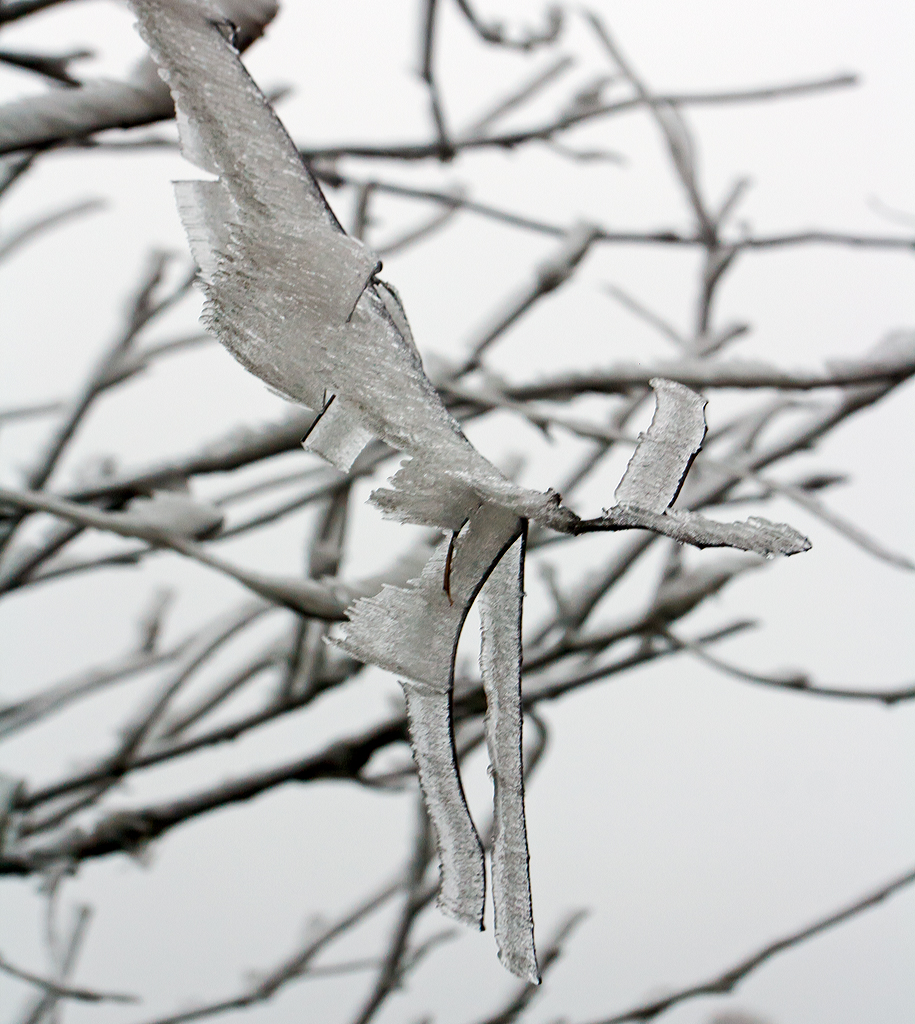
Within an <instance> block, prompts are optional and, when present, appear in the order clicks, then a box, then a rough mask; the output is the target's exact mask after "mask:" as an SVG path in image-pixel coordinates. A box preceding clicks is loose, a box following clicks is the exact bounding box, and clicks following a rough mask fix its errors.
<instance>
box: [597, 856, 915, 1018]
mask: <svg viewBox="0 0 915 1024" xmlns="http://www.w3.org/2000/svg"><path fill="white" fill-rule="evenodd" d="M912 882H915V870H913V871H909V872H907V873H906V874H904V875H900V876H899V877H898V878H894V879H893V880H892V881H891V882H888V883H887V884H886V885H884V886H881V888H879V889H876V890H875V891H873V892H870V893H868V894H867V895H866V896H864V897H862V898H861V899H859V900H857V901H856V902H854V903H852V904H850V905H849V906H847V907H843V908H842V909H841V910H838V911H836V912H834V913H832V914H829V915H828V916H827V917H823V918H821V919H820V920H818V921H815V922H814V923H813V924H811V925H808V926H807V927H806V928H802V929H800V930H799V931H796V932H792V933H790V934H789V935H786V936H785V937H784V938H781V939H776V940H775V941H774V942H771V943H769V945H767V946H764V947H763V948H762V949H761V950H759V952H757V953H754V954H753V955H752V956H748V957H747V958H746V959H745V960H741V961H740V962H739V963H737V964H735V965H734V966H733V967H731V968H729V969H728V970H726V971H723V972H722V973H721V974H719V975H718V976H717V977H715V978H712V979H710V980H709V981H704V982H700V983H699V984H698V985H692V986H690V987H689V988H684V989H681V990H680V991H678V992H674V993H672V994H671V995H669V996H665V997H664V998H663V999H656V1000H654V1001H653V1002H649V1003H644V1004H642V1005H641V1006H635V1007H633V1008H632V1009H629V1010H626V1011H624V1012H623V1013H618V1014H615V1015H614V1016H612V1017H605V1018H603V1019H602V1020H601V1021H600V1022H599V1024H623V1022H624V1021H645V1020H653V1019H654V1018H655V1017H657V1016H659V1015H660V1014H662V1013H665V1012H666V1011H667V1010H669V1009H670V1008H671V1007H673V1006H676V1005H678V1004H679V1003H684V1002H686V1001H687V1000H690V999H696V998H697V997H699V996H719V995H727V994H728V993H729V992H733V991H734V989H735V988H736V987H737V985H739V984H740V982H741V981H743V979H744V978H746V977H747V975H748V974H751V973H752V972H753V971H755V970H756V969H757V968H758V967H760V966H762V964H764V963H766V962H767V961H768V960H770V959H772V957H774V956H777V955H778V954H779V953H783V952H784V951H785V950H786V949H791V948H792V947H794V946H798V945H800V944H801V943H802V942H806V941H807V940H808V939H812V938H813V937H814V936H816V935H819V934H820V933H821V932H825V931H827V930H828V929H829V928H832V927H834V926H835V925H837V924H841V923H842V922H843V921H848V920H849V919H850V918H853V917H856V916H857V915H858V914H861V913H863V912H864V911H865V910H869V909H870V908H871V907H874V906H876V905H877V904H878V903H882V902H883V900H885V899H887V898H888V897H890V896H892V895H893V894H894V893H896V892H898V891H899V890H900V889H903V888H905V886H907V885H911V884H912Z"/></svg>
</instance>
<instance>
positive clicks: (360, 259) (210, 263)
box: [130, 0, 809, 981]
mask: <svg viewBox="0 0 915 1024" xmlns="http://www.w3.org/2000/svg"><path fill="white" fill-rule="evenodd" d="M223 2H225V0H223ZM264 2H266V0H261V3H264ZM130 3H131V7H132V8H133V10H134V12H135V13H136V15H137V18H138V21H139V28H140V32H141V34H142V36H143V38H144V39H145V40H146V42H147V43H148V44H149V46H150V48H151V50H152V52H153V56H154V57H155V59H156V61H157V62H158V64H159V65H160V68H161V71H160V73H161V75H162V77H163V79H164V80H165V81H166V83H167V84H168V86H169V88H170V90H171V93H172V97H173V99H174V102H175V107H176V113H177V119H178V126H179V132H180V137H181V145H182V150H183V152H184V155H185V156H186V157H187V158H188V159H189V160H191V161H192V162H193V163H195V164H197V165H198V166H199V167H201V168H202V169H203V170H205V171H208V172H209V173H210V174H212V175H215V176H216V180H214V181H185V182H178V183H177V184H176V195H177V201H178V208H179V211H180V214H181V218H182V221H183V223H184V226H185V229H186V231H187V234H188V238H189V241H190V245H191V249H192V251H193V254H194V258H195V259H196V261H197V264H198V266H199V268H200V280H201V284H202V287H203V291H204V294H205V296H206V304H205V308H204V321H205V323H206V324H207V326H208V327H209V328H210V330H211V331H212V332H213V333H214V334H215V335H216V336H217V337H218V338H219V340H220V341H221V342H222V344H223V345H224V346H225V347H226V348H227V349H228V350H229V351H230V352H231V353H232V354H233V355H234V356H235V358H236V359H238V360H239V362H241V363H242V364H243V365H244V366H245V367H246V368H247V369H248V370H250V371H251V372H252V373H253V374H255V375H256V376H257V377H259V378H260V379H261V380H263V381H265V382H266V383H267V384H268V385H269V386H270V387H271V388H273V389H274V390H276V391H277V392H279V393H280V394H282V395H284V396H285V397H287V398H289V399H292V400H293V401H296V402H299V403H301V404H304V405H306V406H309V407H310V408H311V409H313V410H315V411H316V412H318V413H319V416H318V418H317V420H316V421H315V424H314V426H313V427H312V429H311V431H310V432H309V434H308V435H307V437H306V438H305V439H304V441H303V445H304V446H305V447H306V448H307V449H310V450H311V451H314V452H316V453H317V454H319V455H321V456H323V457H324V458H325V459H327V460H328V461H329V462H331V463H333V465H335V466H337V467H338V468H339V469H341V470H344V471H345V470H347V469H349V467H350V466H351V464H352V462H353V460H354V459H355V458H356V457H357V455H358V454H359V452H360V451H361V450H362V448H363V447H364V446H365V445H366V444H367V443H368V442H369V441H370V440H371V439H372V438H373V437H377V438H379V439H380V440H382V441H384V442H385V443H387V444H388V445H390V446H391V447H392V448H395V449H397V450H399V451H402V452H403V453H404V454H405V455H407V456H408V457H409V458H408V460H407V461H405V462H404V463H403V464H402V466H401V468H400V470H399V471H398V472H397V473H396V474H395V476H394V478H393V480H392V481H391V487H390V488H382V489H379V490H377V491H375V493H374V494H373V495H372V499H371V500H372V501H373V502H374V504H376V505H377V506H378V507H379V508H380V509H381V510H382V511H383V512H385V513H386V514H388V515H390V516H393V517H395V518H397V519H399V520H401V521H403V522H407V523H419V524H423V525H426V526H433V527H438V528H440V529H443V530H447V531H451V532H452V542H451V544H450V545H445V544H443V545H441V546H440V547H439V549H438V550H437V551H436V552H435V553H434V554H433V556H432V558H431V559H430V560H429V562H428V563H427V564H426V566H425V568H424V570H423V572H422V574H421V576H420V577H419V578H418V579H414V580H412V581H411V582H409V583H408V584H407V586H406V587H394V586H385V587H384V588H383V589H382V591H381V592H380V593H379V594H378V595H376V596H375V597H372V598H362V599H359V600H357V601H356V602H355V603H354V604H353V605H352V606H351V607H350V609H349V611H348V618H349V622H348V623H347V625H346V626H345V630H344V633H343V635H342V637H341V638H340V639H339V640H338V641H337V643H338V645H339V646H340V647H342V648H343V649H344V650H346V651H348V652H349V653H350V654H352V655H353V656H355V657H357V658H359V659H361V660H363V661H365V662H370V663H372V664H375V665H378V666H380V667H382V668H385V669H388V670H389V671H391V672H394V673H396V674H397V675H398V676H399V677H400V678H401V680H402V681H403V687H404V692H405V695H406V703H407V713H408V717H409V725H410V733H411V737H412V740H413V750H414V756H415V759H416V765H417V770H418V773H419V778H420V783H421V785H422V788H423V793H424V795H425V799H426V803H427V806H428V809H429V815H430V818H431V820H432V823H433V827H434V830H435V834H436V840H437V844H438V850H439V855H440V861H441V890H440V895H439V903H440V905H441V907H442V909H443V910H445V911H446V912H447V913H449V914H451V915H452V916H454V917H457V918H459V919H460V920H463V921H466V922H468V923H471V924H473V925H476V926H478V927H480V926H482V915H483V898H484V891H485V874H484V864H483V849H482V846H481V844H480V840H479V838H478V836H477V833H476V830H475V828H474V825H473V822H472V821H471V819H470V815H469V812H468V810H467V805H466V802H465V800H464V793H463V789H462V787H461V780H460V776H459V773H458V767H457V759H456V755H455V751H454V732H453V685H454V658H455V651H456V648H457V643H458V639H459V637H460V633H461V629H462V627H463V624H464V620H465V618H466V615H467V612H468V610H469V609H470V606H471V605H472V604H473V602H474V600H475V599H476V598H477V596H478V595H480V596H481V617H482V623H483V643H482V649H481V670H482V675H483V683H484V688H485V692H486V698H487V703H488V708H489V711H488V717H487V723H486V729H487V740H488V744H489V751H490V758H491V761H492V769H493V781H494V787H495V794H494V798H495V821H494V839H493V852H492V876H493V900H494V906H495V931H496V942H497V945H498V948H499V955H500V958H501V959H502V961H503V963H504V964H505V965H506V967H508V969H509V970H511V971H513V972H514V973H515V974H518V975H519V976H520V977H522V978H525V979H527V980H529V981H537V980H539V973H538V969H537V959H536V954H535V952H534V943H533V917H532V913H531V898H530V884H529V877H528V851H527V835H526V830H525V824H524V796H523V794H524V790H523V780H522V762H521V724H522V716H521V688H520V664H521V598H522V588H521V584H522V574H523V560H524V540H523V538H524V536H525V533H526V527H527V521H528V520H534V521H536V522H537V523H539V524H540V525H542V526H546V527H551V528H552V529H555V530H559V531H562V532H566V533H583V532H587V531H593V530H618V529H629V528H634V527H635V528H642V529H649V530H654V531H656V532H659V533H663V534H666V535H667V536H670V537H674V538H676V539H677V540H681V541H685V542H688V543H691V544H696V545H698V546H700V547H705V546H734V547H739V548H744V549H747V550H751V551H757V552H760V553H762V554H771V553H775V552H780V553H784V554H790V553H792V552H794V551H801V550H804V549H805V547H807V546H809V545H808V544H807V541H806V539H805V538H803V537H801V536H800V534H798V533H796V532H795V531H793V530H791V529H790V528H789V527H786V526H776V525H773V524H771V523H766V522H765V521H764V520H750V521H749V522H747V523H735V524H727V525H724V524H720V523H713V522H711V521H709V520H707V519H704V518H703V517H701V516H697V515H695V514H693V513H689V512H680V511H677V512H670V511H668V509H669V506H670V505H671V504H672V502H673V501H674V499H675V498H676V496H677V493H678V491H679V489H680V486H681V484H682V482H683V479H684V477H685V475H686V473H687V471H688V469H689V465H690V463H691V461H692V459H693V458H694V456H695V454H696V452H697V451H698V450H699V447H700V445H701V443H702V438H703V436H704V433H705V419H704V414H703V408H704V404H705V403H704V401H703V400H702V399H701V398H699V397H698V396H697V395H695V394H694V393H693V392H691V391H690V390H689V389H688V388H685V387H683V386H682V385H680V384H676V383H673V382H671V381H666V380H655V381H652V387H653V388H654V390H655V394H656V398H657V410H656V412H655V417H654V420H653V421H652V424H651V427H650V428H649V430H648V432H647V434H645V435H643V436H642V438H641V439H640V441H639V444H638V446H637V448H636V451H635V453H634V455H633V457H632V460H631V461H630V463H629V467H628V468H627V470H626V473H625V476H624V477H623V480H622V482H621V483H620V486H619V488H618V489H617V492H616V499H617V502H618V504H617V505H616V506H615V507H614V508H612V509H611V510H610V511H609V512H607V513H606V514H605V515H604V516H602V517H600V518H599V519H595V520H590V521H583V520H581V519H579V517H578V516H577V515H575V513H574V512H572V511H571V510H570V509H568V508H565V507H564V506H563V505H562V503H561V500H560V498H559V495H557V494H555V493H554V492H552V491H547V492H546V493H541V492H537V491H531V490H527V489H525V488H522V487H518V486H516V485H515V484H514V483H512V482H511V481H510V480H508V479H507V478H506V477H505V476H504V475H503V474H502V473H500V472H499V471H498V470H497V469H496V468H495V467H494V466H493V465H492V464H491V463H490V462H488V461H487V460H486V459H485V458H484V457H483V456H482V455H481V454H480V453H479V452H478V451H477V450H476V449H475V448H474V447H473V446H472V445H471V444H470V442H469V441H468V440H467V438H466V437H465V436H464V434H463V432H462V431H461V428H460V426H459V425H458V423H457V422H456V421H455V420H454V418H453V417H452V416H451V415H450V413H449V412H448V411H447V409H446V408H445V406H444V405H443V403H442V401H441V399H440V397H439V395H438V392H437V391H436V390H435V388H434V387H433V385H432V384H431V382H430V381H429V379H428V378H427V376H426V374H425V372H424V370H423V366H422V362H421V360H420V357H419V354H418V352H417V349H416V346H415V345H414V343H413V338H412V335H411V333H410V328H409V325H408V323H407V318H406V315H405V313H404V311H403V308H402V306H401V303H400V300H399V298H398V296H397V294H396V292H395V291H394V289H393V288H391V287H390V286H389V285H386V284H384V283H383V282H382V281H380V280H379V279H378V277H377V273H378V271H379V270H380V269H381V264H380V262H379V260H378V258H377V257H376V256H375V254H373V253H372V252H371V251H370V250H369V249H367V248H366V247H365V246H364V245H362V243H361V242H359V241H357V240H355V239H352V238H349V237H348V236H347V235H346V234H345V232H344V231H343V229H342V228H341V227H340V224H339V223H338V222H337V220H336V218H335V217H334V215H333V213H332V212H331V210H330V208H329V207H328V205H327V203H326V202H325V200H324V196H323V195H322V193H321V190H320V188H319V187H318V184H317V182H316V181H315V180H314V178H313V177H312V175H311V173H310V172H309V170H308V168H307V167H306V166H305V165H304V164H303V162H302V160H301V159H300V157H299V154H298V152H297V151H296V148H295V146H294V145H293V143H292V141H291V139H290V138H289V136H288V135H287V134H286V131H285V129H284V128H283V126H282V125H281V123H280V121H279V120H278V119H277V117H276V115H275V114H274V112H273V110H272V108H271V107H270V105H269V104H268V103H267V101H266V100H265V99H264V97H263V95H262V94H261V92H260V90H259V89H258V88H257V86H256V85H255V84H254V82H253V81H252V80H251V78H250V77H249V76H248V73H247V72H246V71H245V69H244V67H243V65H242V63H241V61H240V60H239V57H238V53H237V51H236V50H235V48H234V47H233V45H232V37H233V31H232V25H231V24H230V22H231V21H232V17H231V14H232V12H231V11H229V10H228V9H227V8H226V7H220V6H219V5H218V4H216V3H215V2H213V3H210V2H207V0H130ZM240 3H243V0H232V4H233V6H234V7H238V5H239V4H240Z"/></svg>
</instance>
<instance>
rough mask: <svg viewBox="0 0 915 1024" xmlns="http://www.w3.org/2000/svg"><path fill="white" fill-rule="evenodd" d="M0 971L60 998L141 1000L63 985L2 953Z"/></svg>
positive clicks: (84, 1001)
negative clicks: (18, 965)
mask: <svg viewBox="0 0 915 1024" xmlns="http://www.w3.org/2000/svg"><path fill="white" fill-rule="evenodd" d="M0 971H3V972H5V973H6V974H8V975H10V977H12V978H18V979H19V980H20V981H25V982H28V984H30V985H35V986H36V987H37V988H41V989H44V991H45V992H46V993H48V994H49V995H53V996H56V997H57V998H58V999H76V1000H78V1001H79V1002H83V1003H137V1002H139V998H138V997H137V996H132V995H127V994H125V993H123V992H100V991H96V990H95V989H91V988H77V987H74V986H72V985H62V984H60V982H57V981H53V980H52V979H50V978H43V977H41V976H40V975H38V974H34V973H33V972H32V971H25V970H23V969H22V968H21V967H16V966H14V965H13V964H11V963H10V962H9V960H7V959H6V958H5V957H3V956H2V955H0Z"/></svg>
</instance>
